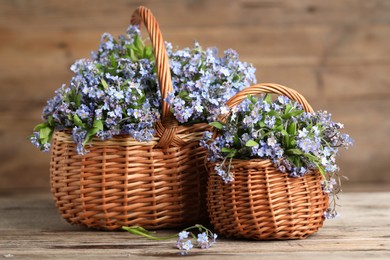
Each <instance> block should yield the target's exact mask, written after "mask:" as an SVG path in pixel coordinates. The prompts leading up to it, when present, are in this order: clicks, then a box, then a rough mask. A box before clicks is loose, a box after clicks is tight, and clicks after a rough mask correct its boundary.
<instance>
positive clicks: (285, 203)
mask: <svg viewBox="0 0 390 260" xmlns="http://www.w3.org/2000/svg"><path fill="white" fill-rule="evenodd" d="M260 93H276V94H280V95H285V96H287V97H289V98H291V99H294V100H296V101H298V102H300V103H301V104H302V105H303V107H304V109H305V110H306V111H309V112H312V111H313V110H312V108H311V107H310V105H309V104H308V103H307V101H306V100H305V99H304V98H303V97H302V96H301V95H300V94H298V93H297V92H296V91H294V90H292V89H289V88H286V87H283V86H281V85H276V84H261V85H255V86H252V87H249V88H247V89H245V90H243V91H241V92H239V93H237V94H236V95H235V96H234V97H232V98H231V99H230V100H229V101H228V102H227V105H228V106H229V107H233V106H235V105H237V104H239V103H240V102H241V101H242V100H243V99H245V98H246V97H247V95H248V94H252V95H257V94H260ZM214 166H215V163H207V168H208V171H209V172H210V174H209V180H208V191H207V206H208V212H209V216H210V219H211V223H212V225H213V226H214V228H215V231H216V232H217V233H219V234H221V235H225V236H227V237H239V238H249V239H256V240H268V239H302V238H305V237H307V236H309V235H310V234H312V233H314V232H316V231H317V230H318V229H319V228H320V227H322V224H323V221H324V217H323V213H324V211H325V210H326V208H327V205H328V197H327V195H325V194H324V193H323V191H322V187H321V180H322V176H321V174H320V173H319V172H316V173H314V174H308V175H305V176H304V177H301V178H291V177H288V175H287V174H285V173H282V172H280V171H279V170H278V169H277V168H276V167H275V166H274V165H273V163H272V161H270V160H262V159H253V160H237V159H236V160H233V161H232V166H233V174H234V181H233V182H232V183H228V184H225V183H224V182H223V180H222V178H221V177H220V176H218V175H217V174H216V173H215V170H214Z"/></svg>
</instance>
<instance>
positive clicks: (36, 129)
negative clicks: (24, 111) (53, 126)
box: [34, 123, 48, 131]
mask: <svg viewBox="0 0 390 260" xmlns="http://www.w3.org/2000/svg"><path fill="white" fill-rule="evenodd" d="M47 126H48V123H42V124H39V125H36V126H35V127H34V131H39V130H41V129H42V128H45V127H47Z"/></svg>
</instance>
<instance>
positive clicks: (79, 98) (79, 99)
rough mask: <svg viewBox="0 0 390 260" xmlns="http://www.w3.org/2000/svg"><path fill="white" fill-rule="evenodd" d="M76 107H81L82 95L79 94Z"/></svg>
mask: <svg viewBox="0 0 390 260" xmlns="http://www.w3.org/2000/svg"><path fill="white" fill-rule="evenodd" d="M75 104H76V107H79V106H80V105H81V94H80V93H78V94H77V96H76V101H75Z"/></svg>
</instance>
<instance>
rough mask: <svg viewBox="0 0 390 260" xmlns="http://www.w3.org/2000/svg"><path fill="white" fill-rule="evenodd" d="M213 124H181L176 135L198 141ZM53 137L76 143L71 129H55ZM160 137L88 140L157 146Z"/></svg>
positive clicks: (109, 144) (107, 144) (103, 143)
mask: <svg viewBox="0 0 390 260" xmlns="http://www.w3.org/2000/svg"><path fill="white" fill-rule="evenodd" d="M210 128H211V126H210V125H208V124H207V123H195V124H192V125H189V126H186V125H179V126H178V127H177V133H176V135H177V136H178V137H179V138H180V139H182V140H183V141H184V142H186V143H190V142H193V141H196V142H198V141H199V140H200V139H201V138H202V137H203V132H204V131H206V130H207V129H210ZM53 137H54V138H56V139H57V141H60V142H64V143H69V144H70V143H71V144H75V143H74V141H73V139H72V133H71V129H64V130H55V131H54V133H53ZM159 141H160V137H158V136H157V134H154V136H153V138H152V139H151V140H150V141H149V142H140V141H137V140H136V139H134V138H132V137H131V136H130V135H128V134H119V135H114V136H113V137H112V138H109V139H107V140H101V139H99V138H98V137H96V136H94V137H93V139H92V140H91V141H90V142H88V145H91V146H118V145H119V146H155V145H157V144H158V143H159Z"/></svg>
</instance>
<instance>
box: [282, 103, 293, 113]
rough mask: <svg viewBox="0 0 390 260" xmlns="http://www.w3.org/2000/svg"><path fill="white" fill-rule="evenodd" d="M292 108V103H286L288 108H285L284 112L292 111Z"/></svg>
mask: <svg viewBox="0 0 390 260" xmlns="http://www.w3.org/2000/svg"><path fill="white" fill-rule="evenodd" d="M291 109H292V105H291V104H287V105H286V109H285V110H284V114H288V113H290V111H291Z"/></svg>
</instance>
